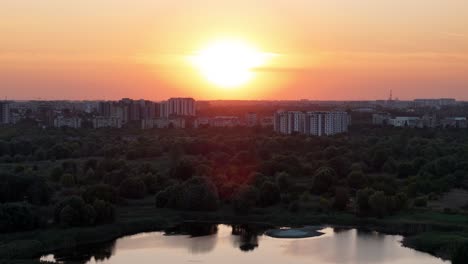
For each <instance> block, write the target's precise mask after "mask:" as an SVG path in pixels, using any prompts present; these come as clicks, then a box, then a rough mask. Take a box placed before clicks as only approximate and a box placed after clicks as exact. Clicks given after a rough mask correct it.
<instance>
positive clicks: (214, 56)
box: [189, 40, 274, 88]
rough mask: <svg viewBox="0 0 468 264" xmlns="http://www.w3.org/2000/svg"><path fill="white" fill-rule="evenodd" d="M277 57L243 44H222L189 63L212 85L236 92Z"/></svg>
mask: <svg viewBox="0 0 468 264" xmlns="http://www.w3.org/2000/svg"><path fill="white" fill-rule="evenodd" d="M273 56H274V55H273V54H268V53H263V52H260V51H258V50H256V49H255V48H253V47H252V46H250V45H248V44H247V43H245V42H243V41H239V40H220V41H216V42H214V43H212V44H210V45H209V46H207V47H205V48H204V49H202V50H201V51H199V52H198V53H197V54H196V55H194V56H191V57H190V58H189V59H190V61H191V62H192V63H193V65H194V66H195V67H197V68H198V70H199V71H200V73H201V74H202V75H203V76H204V77H205V78H206V79H207V80H208V81H210V82H212V83H213V84H215V85H217V86H219V87H222V88H235V87H238V86H240V85H242V84H245V83H247V82H248V81H249V80H251V79H252V78H253V76H254V72H253V69H254V68H256V67H260V66H262V65H264V64H265V63H266V62H267V61H268V60H269V59H270V58H271V57H273Z"/></svg>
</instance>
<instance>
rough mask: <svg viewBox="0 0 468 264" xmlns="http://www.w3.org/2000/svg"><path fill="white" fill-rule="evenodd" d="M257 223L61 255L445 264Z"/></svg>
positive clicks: (371, 236) (334, 232) (59, 257)
mask: <svg viewBox="0 0 468 264" xmlns="http://www.w3.org/2000/svg"><path fill="white" fill-rule="evenodd" d="M265 230H266V228H263V227H258V226H252V225H235V226H228V225H213V224H192V225H185V226H183V227H181V228H179V229H176V230H170V231H166V232H151V233H142V234H138V235H133V236H127V237H123V238H120V239H117V240H116V241H114V242H112V243H107V244H102V245H96V246H93V247H87V248H80V249H74V250H69V251H68V252H67V251H64V252H56V253H55V254H51V255H48V256H44V257H43V259H46V260H56V261H58V262H62V263H87V264H94V263H101V264H128V263H139V264H150V263H151V264H154V263H176V264H177V263H223V264H237V263H242V264H250V263H255V264H259V263H268V264H277V263H278V264H279V263H308V264H310V263H320V264H337V263H338V264H341V263H343V264H366V263H368V264H371V263H372V264H390V263H391V264H440V263H446V264H447V263H449V262H444V261H442V260H440V259H438V258H436V257H433V256H431V255H429V254H426V253H422V252H418V251H415V250H412V249H409V248H405V247H402V246H401V243H400V241H401V240H402V237H401V236H394V235H384V234H380V233H377V232H364V231H359V230H356V229H337V228H325V229H323V230H321V231H322V232H324V233H325V234H324V235H322V236H319V237H312V238H302V239H278V238H272V237H268V236H265V235H263V233H264V231H265Z"/></svg>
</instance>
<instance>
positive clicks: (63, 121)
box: [54, 116, 81, 128]
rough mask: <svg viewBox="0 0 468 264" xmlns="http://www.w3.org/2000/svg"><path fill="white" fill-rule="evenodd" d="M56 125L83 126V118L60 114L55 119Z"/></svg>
mask: <svg viewBox="0 0 468 264" xmlns="http://www.w3.org/2000/svg"><path fill="white" fill-rule="evenodd" d="M54 127H57V128H60V127H69V128H81V118H79V117H63V116H59V117H56V118H55V119H54Z"/></svg>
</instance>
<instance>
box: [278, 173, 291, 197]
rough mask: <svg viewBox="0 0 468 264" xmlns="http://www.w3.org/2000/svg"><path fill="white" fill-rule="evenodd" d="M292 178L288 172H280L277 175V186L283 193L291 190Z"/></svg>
mask: <svg viewBox="0 0 468 264" xmlns="http://www.w3.org/2000/svg"><path fill="white" fill-rule="evenodd" d="M290 178H291V176H290V175H289V174H288V173H287V172H284V171H283V172H280V173H277V174H276V178H275V180H276V185H277V186H278V188H279V189H280V191H281V192H287V191H288V190H289V188H291V180H290Z"/></svg>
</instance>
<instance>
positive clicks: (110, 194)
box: [81, 184, 118, 203]
mask: <svg viewBox="0 0 468 264" xmlns="http://www.w3.org/2000/svg"><path fill="white" fill-rule="evenodd" d="M81 196H82V197H83V199H84V200H85V202H87V203H93V202H94V201H95V200H102V201H105V202H109V203H116V202H117V200H118V194H117V191H116V190H115V189H114V187H112V186H110V185H107V184H96V185H92V186H89V187H86V189H85V191H84V192H83V194H82V195H81Z"/></svg>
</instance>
